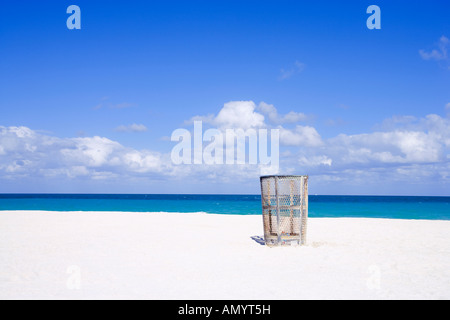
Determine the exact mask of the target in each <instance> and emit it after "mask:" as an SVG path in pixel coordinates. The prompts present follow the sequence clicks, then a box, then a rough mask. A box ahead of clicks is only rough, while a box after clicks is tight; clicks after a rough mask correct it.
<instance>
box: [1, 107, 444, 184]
mask: <svg viewBox="0 0 450 320" xmlns="http://www.w3.org/2000/svg"><path fill="white" fill-rule="evenodd" d="M194 118H195V117H194ZM194 118H192V119H194ZM198 118H199V119H206V121H207V122H208V123H209V124H211V125H215V126H217V128H219V129H220V130H223V129H226V128H242V129H248V128H266V129H271V128H278V129H280V142H281V146H282V149H281V150H280V154H281V155H282V156H281V159H280V168H281V170H280V173H289V174H295V173H306V174H310V175H311V176H312V177H313V179H315V180H314V181H318V182H320V183H323V184H326V183H330V182H333V181H334V182H336V181H338V182H340V183H346V184H347V185H350V184H351V185H355V186H356V185H358V184H359V185H360V186H364V185H365V183H366V182H367V181H369V180H370V181H371V182H373V183H381V182H383V181H384V183H386V182H387V183H394V182H398V183H407V182H408V181H414V183H420V182H421V181H420V179H424V180H426V179H428V180H427V181H430V182H429V183H430V184H432V183H434V184H436V183H442V184H444V185H445V184H448V183H450V117H442V116H439V115H436V114H429V115H427V116H426V117H422V118H417V117H412V116H396V117H393V118H391V119H388V120H386V121H385V122H384V123H383V125H382V126H380V127H379V128H378V129H377V131H376V132H363V133H359V134H351V135H349V134H340V135H337V136H335V137H332V138H328V139H325V138H323V137H321V135H320V134H319V131H318V130H317V129H316V128H314V127H313V126H304V125H298V124H297V125H294V126H293V127H286V125H287V124H288V123H289V121H287V119H286V115H280V114H279V113H278V111H277V109H276V108H275V107H274V106H272V105H269V104H264V103H261V104H260V105H259V107H257V106H256V104H255V103H253V102H252V101H232V102H229V103H226V104H225V105H224V106H223V108H222V109H221V110H219V111H218V113H217V115H210V116H206V117H202V116H198ZM192 119H191V120H192ZM283 121H284V123H285V124H286V125H284V124H283V126H281V125H280V124H279V123H280V122H283ZM167 143H168V144H170V145H172V146H173V145H174V143H173V142H171V141H168V142H167ZM287 147H289V148H287ZM0 155H1V156H0V180H3V181H4V180H5V179H6V180H8V179H9V180H11V179H22V178H26V177H32V178H61V177H66V178H68V179H82V180H83V181H84V180H99V181H112V180H114V179H115V180H114V181H120V182H121V183H122V182H124V181H134V180H133V179H148V178H149V177H152V178H155V179H159V180H161V181H168V180H169V179H182V178H189V179H188V180H189V181H195V183H200V182H205V183H218V182H220V183H236V182H237V181H242V182H248V181H252V180H254V179H255V177H257V176H258V175H259V174H260V170H261V167H260V166H258V165H191V166H188V165H181V166H175V165H173V164H172V162H171V158H170V153H160V152H156V151H152V150H136V149H133V148H129V147H126V146H124V145H122V144H120V143H119V142H117V141H113V140H110V139H108V138H105V137H82V138H81V137H78V138H58V137H53V136H50V135H48V134H42V133H39V132H37V131H34V130H31V129H29V128H26V127H1V126H0ZM355 188H356V187H355ZM355 190H358V189H357V188H356V189H355Z"/></svg>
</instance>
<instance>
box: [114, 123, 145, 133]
mask: <svg viewBox="0 0 450 320" xmlns="http://www.w3.org/2000/svg"><path fill="white" fill-rule="evenodd" d="M147 130H148V129H147V127H146V126H144V125H143V124H136V123H133V124H131V125H129V126H125V125H121V126H118V127H117V128H116V129H115V131H117V132H145V131H147Z"/></svg>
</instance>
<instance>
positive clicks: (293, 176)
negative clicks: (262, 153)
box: [259, 174, 308, 180]
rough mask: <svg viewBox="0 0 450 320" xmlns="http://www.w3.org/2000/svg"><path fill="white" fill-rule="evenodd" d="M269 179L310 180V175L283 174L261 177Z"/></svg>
mask: <svg viewBox="0 0 450 320" xmlns="http://www.w3.org/2000/svg"><path fill="white" fill-rule="evenodd" d="M268 178H308V175H306V174H303V175H292V174H287V175H286V174H281V175H277V174H275V175H267V176H260V177H259V179H260V180H262V179H268Z"/></svg>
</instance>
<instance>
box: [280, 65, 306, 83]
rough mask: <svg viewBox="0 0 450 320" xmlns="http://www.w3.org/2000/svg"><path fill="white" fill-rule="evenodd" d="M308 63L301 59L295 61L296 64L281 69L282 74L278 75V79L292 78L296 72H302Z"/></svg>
mask: <svg viewBox="0 0 450 320" xmlns="http://www.w3.org/2000/svg"><path fill="white" fill-rule="evenodd" d="M305 67H306V65H305V64H304V63H302V62H299V61H295V62H294V65H293V66H292V67H291V68H289V69H287V70H285V69H281V70H280V75H279V76H278V80H280V81H282V80H286V79H289V78H291V77H292V76H294V75H295V74H298V73H300V72H302V71H303V70H304V69H305Z"/></svg>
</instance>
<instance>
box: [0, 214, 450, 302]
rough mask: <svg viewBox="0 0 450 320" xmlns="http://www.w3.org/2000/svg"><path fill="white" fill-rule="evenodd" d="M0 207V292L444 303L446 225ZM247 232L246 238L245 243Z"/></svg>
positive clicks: (449, 251) (448, 254)
mask: <svg viewBox="0 0 450 320" xmlns="http://www.w3.org/2000/svg"><path fill="white" fill-rule="evenodd" d="M262 232H263V228H262V218H261V216H237V215H214V214H204V213H117V212H102V213H98V212H97V213H94V212H71V213H63V212H41V211H40V212H38V211H29V212H19V211H15V212H6V211H5V212H0V299H450V221H425V220H389V219H349V218H334V219H328V218H326V219H325V218H312V219H309V222H308V240H307V241H308V243H307V245H306V246H304V247H282V248H269V247H267V246H264V245H261V244H260V243H259V241H258V238H257V237H262ZM252 238H253V239H252Z"/></svg>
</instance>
